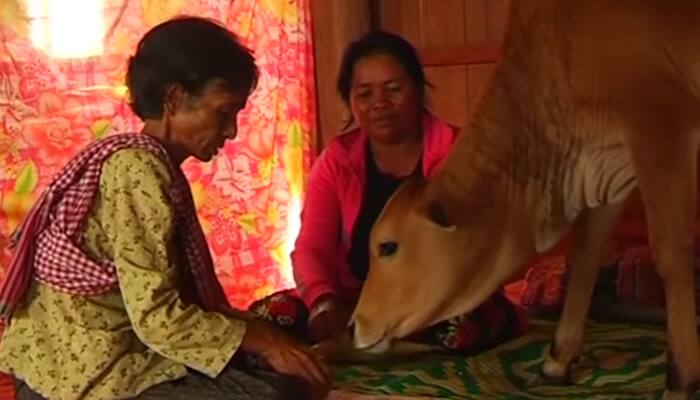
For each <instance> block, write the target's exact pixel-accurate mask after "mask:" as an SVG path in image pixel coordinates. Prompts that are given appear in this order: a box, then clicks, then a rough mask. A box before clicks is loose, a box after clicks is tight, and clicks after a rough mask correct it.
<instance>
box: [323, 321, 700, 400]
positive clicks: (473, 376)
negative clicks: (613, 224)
mask: <svg viewBox="0 0 700 400" xmlns="http://www.w3.org/2000/svg"><path fill="white" fill-rule="evenodd" d="M554 327H555V324H554V322H551V321H545V320H538V321H534V322H533V323H532V327H531V330H530V333H529V334H528V335H527V336H525V337H522V338H520V339H517V340H515V341H512V342H510V343H507V344H504V345H502V346H500V347H498V348H496V349H494V350H492V351H489V352H486V353H484V354H481V355H479V356H476V357H472V358H469V359H464V358H441V359H432V360H426V361H420V362H417V361H416V362H409V363H394V364H392V363H375V364H367V365H346V366H342V367H339V368H338V369H336V371H335V379H336V383H337V386H338V389H339V390H341V391H342V392H346V393H347V392H354V393H360V394H366V395H395V396H414V397H422V398H438V399H479V400H488V399H509V400H510V399H512V400H516V399H517V400H524V399H606V400H607V399H625V400H642V399H660V398H661V394H662V392H663V387H664V383H665V365H664V363H665V353H664V349H665V338H666V334H665V329H664V327H663V326H658V325H654V326H652V325H638V324H635V325H630V324H624V325H623V324H610V323H598V322H590V323H589V328H588V333H587V341H586V345H585V347H584V354H583V356H582V358H581V361H580V362H579V364H578V365H577V367H576V369H575V372H574V381H575V382H576V384H575V385H574V386H568V387H565V386H556V385H551V384H546V383H544V382H542V381H541V380H540V378H539V370H540V366H541V364H542V361H543V359H544V355H545V354H546V353H547V351H548V348H549V340H550V338H551V337H552V335H553V331H554ZM698 398H699V399H700V396H699V397H698Z"/></svg>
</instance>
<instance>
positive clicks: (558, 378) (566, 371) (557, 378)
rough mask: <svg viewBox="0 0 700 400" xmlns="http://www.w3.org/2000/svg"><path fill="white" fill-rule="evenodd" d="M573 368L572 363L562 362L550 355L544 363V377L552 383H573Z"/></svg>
mask: <svg viewBox="0 0 700 400" xmlns="http://www.w3.org/2000/svg"><path fill="white" fill-rule="evenodd" d="M572 369H573V367H572V364H571V363H570V364H564V363H560V362H559V361H557V360H555V359H554V358H553V357H552V356H551V355H549V356H547V358H546V359H545V360H544V363H543V364H542V377H543V378H544V379H545V380H546V381H547V382H548V383H551V384H556V385H571V384H573V380H572V377H571V375H572V374H571V372H572Z"/></svg>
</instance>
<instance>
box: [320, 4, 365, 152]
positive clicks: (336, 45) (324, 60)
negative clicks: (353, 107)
mask: <svg viewBox="0 0 700 400" xmlns="http://www.w3.org/2000/svg"><path fill="white" fill-rule="evenodd" d="M369 12H370V11H369V0H353V1H346V0H313V1H312V2H311V13H312V21H313V22H312V23H313V31H314V32H313V35H314V57H315V60H316V61H315V69H316V99H317V102H316V104H317V111H318V135H317V138H318V143H317V149H318V150H320V149H322V148H323V147H325V146H326V143H328V140H330V138H331V137H333V136H334V135H336V134H337V133H338V132H339V131H340V129H341V128H342V125H343V118H344V116H345V114H346V111H345V107H344V106H343V104H342V103H341V101H340V100H339V98H338V96H337V94H336V90H335V81H336V74H337V73H338V68H339V66H340V60H341V58H342V53H343V50H344V49H345V47H346V46H347V44H348V43H349V42H350V41H351V40H353V39H355V38H356V37H357V36H359V35H360V34H362V33H364V32H367V31H368V30H369V25H370V16H369Z"/></svg>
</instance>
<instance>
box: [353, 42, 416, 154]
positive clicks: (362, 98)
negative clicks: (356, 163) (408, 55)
mask: <svg viewBox="0 0 700 400" xmlns="http://www.w3.org/2000/svg"><path fill="white" fill-rule="evenodd" d="M418 89H419V88H418V87H417V85H416V83H415V82H414V81H413V80H412V79H411V77H410V76H409V75H408V73H407V72H406V69H405V68H404V67H403V65H402V64H401V63H400V62H399V61H398V60H396V58H394V57H392V56H390V55H387V54H374V55H371V56H367V57H365V58H362V59H360V60H359V61H358V62H357V64H355V68H354V69H353V74H352V84H351V86H350V109H351V111H352V115H353V117H354V118H355V120H356V121H357V123H358V124H359V125H360V126H361V127H363V128H364V129H366V130H367V132H368V134H369V135H370V137H371V138H372V139H373V140H376V141H378V142H381V143H395V142H397V141H400V140H402V139H403V138H404V137H405V136H406V135H410V134H411V133H412V132H415V131H416V129H420V126H419V121H420V118H419V116H420V112H421V108H422V103H421V101H422V99H421V97H420V93H419V90H418Z"/></svg>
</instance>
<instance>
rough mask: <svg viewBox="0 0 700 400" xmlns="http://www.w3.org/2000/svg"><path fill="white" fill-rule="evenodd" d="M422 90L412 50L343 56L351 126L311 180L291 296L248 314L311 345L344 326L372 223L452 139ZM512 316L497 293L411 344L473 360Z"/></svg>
mask: <svg viewBox="0 0 700 400" xmlns="http://www.w3.org/2000/svg"><path fill="white" fill-rule="evenodd" d="M427 85H428V83H427V80H426V77H425V73H424V71H423V67H422V65H421V63H420V60H419V58H418V55H417V53H416V50H415V49H414V48H413V47H412V46H411V44H409V43H408V42H407V41H406V40H405V39H403V38H402V37H400V36H397V35H395V34H392V33H388V32H382V31H376V32H371V33H368V34H366V35H365V36H363V37H361V38H359V39H358V40H357V41H355V42H353V43H351V44H350V45H349V46H348V47H347V49H346V50H345V54H344V56H343V60H342V62H341V65H340V72H339V74H338V82H337V87H338V93H339V94H340V98H341V99H342V100H343V102H344V103H345V104H346V105H347V106H348V107H349V109H350V111H351V120H350V122H353V121H354V122H356V125H357V127H355V128H353V129H350V130H349V131H347V132H345V133H343V134H341V135H338V136H337V137H335V138H333V139H332V140H331V141H330V143H329V144H328V147H327V148H326V149H325V150H324V152H323V153H322V154H321V156H320V157H319V158H318V160H317V161H316V163H315V164H314V166H313V169H312V171H311V176H310V178H309V182H308V187H307V197H306V203H305V205H304V210H303V213H302V225H301V232H300V234H299V237H298V239H297V241H296V247H295V250H294V253H293V254H292V261H293V267H294V276H295V278H296V283H297V289H296V290H295V291H287V292H282V293H277V294H275V295H273V296H270V297H269V298H266V299H263V300H261V301H258V302H257V303H255V304H253V306H252V309H253V310H254V311H255V312H257V313H259V314H262V315H264V316H265V317H266V318H268V319H269V320H272V321H275V322H277V323H278V324H279V325H282V326H286V327H287V329H289V330H291V331H295V332H296V333H297V334H298V335H300V336H302V337H304V338H306V339H308V340H311V341H318V340H324V339H328V338H332V337H335V336H337V335H338V334H339V333H340V332H341V331H342V330H343V329H344V328H345V327H346V326H347V323H348V320H349V316H350V314H351V313H352V310H353V309H354V307H355V304H356V302H357V298H358V296H359V293H360V289H361V287H362V282H363V281H364V280H365V278H366V277H367V271H368V269H369V234H370V231H371V229H372V226H373V225H374V221H375V220H376V219H377V217H378V216H379V213H380V212H381V211H382V209H383V208H384V204H385V203H386V202H387V200H388V199H389V198H390V197H391V195H392V194H393V193H394V192H395V191H396V189H397V188H398V187H399V186H400V185H401V183H402V182H403V181H404V180H406V179H407V178H409V177H411V176H423V177H429V176H431V175H432V174H433V173H434V172H435V170H436V169H437V168H439V166H440V164H441V162H442V161H443V159H444V158H445V157H446V155H447V153H448V152H449V150H450V147H451V145H452V143H453V141H454V139H455V136H456V135H457V132H458V130H457V129H456V128H455V127H453V126H450V125H448V124H447V123H445V122H444V121H442V120H440V119H439V118H437V117H436V116H435V115H433V114H431V113H430V112H429V111H428V110H427V107H426V105H425V104H426V86H427ZM299 297H300V298H301V301H300V300H299ZM292 310H294V311H292ZM290 313H292V314H294V315H291V316H290V315H289V314H290ZM521 315H522V314H520V313H518V311H517V309H516V308H515V307H514V305H513V304H511V303H510V302H509V301H508V299H507V298H506V297H505V296H503V295H502V294H501V293H498V294H496V295H495V296H493V297H492V298H491V299H489V300H488V301H487V302H486V303H485V304H483V305H482V306H481V307H480V308H478V309H477V310H475V311H474V312H472V313H471V314H468V315H464V316H461V317H459V318H455V319H453V320H450V321H443V322H442V323H439V324H437V325H436V326H433V327H431V328H430V329H428V330H426V331H425V332H421V333H419V334H418V335H416V336H415V337H413V338H412V339H414V340H418V341H421V342H427V343H429V344H439V345H441V346H442V347H443V348H444V349H445V350H448V351H456V352H459V353H461V354H473V353H476V352H479V351H482V350H485V349H487V348H489V347H492V346H494V345H496V344H499V343H502V342H503V341H505V340H507V339H510V338H513V337H515V336H517V335H519V334H520V333H521V332H522V331H523V329H524V323H525V320H524V318H521Z"/></svg>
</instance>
